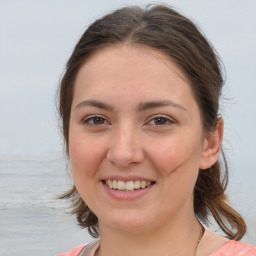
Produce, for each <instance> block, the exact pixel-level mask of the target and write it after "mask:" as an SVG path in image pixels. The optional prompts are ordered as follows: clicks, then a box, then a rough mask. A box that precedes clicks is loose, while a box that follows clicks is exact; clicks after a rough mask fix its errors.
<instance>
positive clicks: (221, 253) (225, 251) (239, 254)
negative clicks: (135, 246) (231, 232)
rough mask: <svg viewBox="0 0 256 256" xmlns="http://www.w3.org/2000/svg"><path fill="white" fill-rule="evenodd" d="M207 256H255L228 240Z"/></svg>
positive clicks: (70, 254)
mask: <svg viewBox="0 0 256 256" xmlns="http://www.w3.org/2000/svg"><path fill="white" fill-rule="evenodd" d="M85 246H86V245H83V246H80V247H78V248H75V249H73V250H71V251H69V252H67V253H64V254H60V255H58V256H79V254H80V252H81V251H82V250H83V248H84V247H85ZM86 255H87V254H86ZM89 255H90V254H89ZM209 256H256V247H254V246H253V245H249V244H245V243H241V242H238V241H234V240H230V241H228V242H226V243H225V244H223V245H222V246H221V247H220V248H219V249H217V250H216V251H215V252H213V253H212V254H210V255H209Z"/></svg>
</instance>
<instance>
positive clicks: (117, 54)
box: [74, 44, 192, 100]
mask: <svg viewBox="0 0 256 256" xmlns="http://www.w3.org/2000/svg"><path fill="white" fill-rule="evenodd" d="M184 94H189V95H190V96H192V93H191V85H190V81H189V79H188V78H187V77H186V75H185V74H184V72H183V71H182V69H181V68H180V67H179V66H178V65H177V64H176V63H175V61H173V60H172V59H171V58H170V57H169V56H168V55H167V54H165V53H163V52H161V51H159V50H156V49H154V48H150V47H147V46H141V45H131V44H118V45H113V46H109V47H106V48H103V49H100V50H99V51H97V52H96V53H94V54H93V55H92V56H91V57H90V58H89V59H88V60H87V61H86V62H85V63H84V64H83V65H82V67H81V68H80V70H79V72H78V75H77V78H76V81H75V92H74V100H77V99H78V98H79V99H80V100H82V97H88V98H90V97H95V96H96V95H97V97H102V98H104V99H107V98H108V97H109V96H114V95H115V96H116V97H118V98H122V97H123V98H125V97H129V96H131V97H135V98H136V97H139V96H140V97H144V98H145V100H154V97H155V96H156V97H172V98H173V97H176V98H177V99H179V98H181V97H182V96H184Z"/></svg>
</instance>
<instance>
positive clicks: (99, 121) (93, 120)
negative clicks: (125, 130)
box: [83, 116, 108, 126]
mask: <svg viewBox="0 0 256 256" xmlns="http://www.w3.org/2000/svg"><path fill="white" fill-rule="evenodd" d="M83 123H84V124H88V125H95V126H98V125H104V124H108V121H107V120H106V119H105V118H104V117H101V116H89V117H87V118H86V119H85V120H83Z"/></svg>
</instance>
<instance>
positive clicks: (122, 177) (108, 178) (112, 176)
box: [101, 175, 155, 182]
mask: <svg viewBox="0 0 256 256" xmlns="http://www.w3.org/2000/svg"><path fill="white" fill-rule="evenodd" d="M101 180H122V181H130V180H133V181H135V180H139V181H151V182H152V181H153V182H155V180H153V179H150V178H145V177H141V176H136V175H132V176H120V175H109V176H106V177H104V178H102V179H101Z"/></svg>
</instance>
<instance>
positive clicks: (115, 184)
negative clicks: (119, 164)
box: [112, 180, 117, 189]
mask: <svg viewBox="0 0 256 256" xmlns="http://www.w3.org/2000/svg"><path fill="white" fill-rule="evenodd" d="M112 188H114V189H117V181H116V180H113V182H112Z"/></svg>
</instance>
